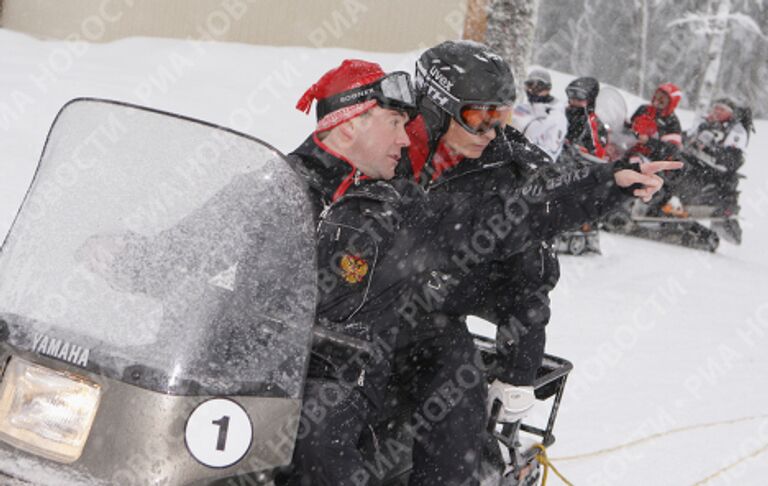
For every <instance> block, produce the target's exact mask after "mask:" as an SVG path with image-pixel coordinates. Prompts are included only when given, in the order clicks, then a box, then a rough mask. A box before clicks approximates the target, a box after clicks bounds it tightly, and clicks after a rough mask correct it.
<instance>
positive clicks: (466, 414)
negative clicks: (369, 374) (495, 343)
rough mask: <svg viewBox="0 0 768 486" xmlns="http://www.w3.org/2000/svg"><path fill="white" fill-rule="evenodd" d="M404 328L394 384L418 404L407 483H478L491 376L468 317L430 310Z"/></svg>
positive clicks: (442, 485)
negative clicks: (427, 315)
mask: <svg viewBox="0 0 768 486" xmlns="http://www.w3.org/2000/svg"><path fill="white" fill-rule="evenodd" d="M401 333H402V334H401V336H400V340H399V341H398V348H397V349H396V359H395V376H396V385H397V386H398V388H399V391H401V392H403V393H404V395H405V396H406V397H407V400H408V402H410V403H412V404H415V408H414V411H413V413H412V416H411V429H410V433H411V435H412V437H413V453H412V461H413V471H412V473H411V477H410V481H409V485H410V486H432V485H434V486H438V485H439V486H453V485H455V486H459V485H461V486H472V485H476V484H479V483H478V481H477V478H476V477H475V476H476V474H477V471H478V469H479V464H480V458H481V457H480V456H481V449H482V444H483V439H484V435H483V434H484V431H485V425H486V423H487V421H486V418H485V404H486V398H487V381H486V374H485V370H484V366H483V364H482V360H481V357H480V353H479V351H478V350H477V348H476V347H475V345H474V342H473V339H472V336H471V335H470V333H469V331H468V330H467V327H466V324H465V322H464V319H460V318H458V317H451V316H446V315H443V314H432V315H430V317H429V318H427V319H425V320H424V321H423V322H420V323H419V325H418V328H415V329H414V328H406V329H403V330H402V331H401Z"/></svg>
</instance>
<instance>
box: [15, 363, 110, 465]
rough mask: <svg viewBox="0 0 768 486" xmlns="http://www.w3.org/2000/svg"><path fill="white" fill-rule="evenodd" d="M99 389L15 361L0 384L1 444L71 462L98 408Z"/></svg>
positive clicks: (63, 375) (83, 444) (77, 456)
mask: <svg viewBox="0 0 768 486" xmlns="http://www.w3.org/2000/svg"><path fill="white" fill-rule="evenodd" d="M100 396H101V387H100V386H99V385H97V384H95V383H91V382H89V381H88V380H86V379H84V378H82V377H79V376H77V375H73V374H71V373H65V372H61V371H54V370H52V369H49V368H46V367H43V366H40V365H36V364H33V363H30V362H29V361H25V360H23V359H20V358H17V357H14V358H11V360H10V361H9V362H8V366H7V368H6V370H5V375H4V376H3V381H2V384H0V440H3V441H4V442H7V443H9V444H11V445H13V446H14V447H17V448H19V449H22V450H25V451H27V452H31V453H33V454H37V455H40V456H43V457H45V458H48V459H52V460H54V461H58V462H64V463H69V462H74V461H76V460H77V459H78V458H79V457H80V454H82V452H83V447H85V441H86V440H87V439H88V434H89V433H90V431H91V425H93V419H94V417H95V416H96V409H97V408H98V407H99V399H100Z"/></svg>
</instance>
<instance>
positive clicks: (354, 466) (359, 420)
mask: <svg viewBox="0 0 768 486" xmlns="http://www.w3.org/2000/svg"><path fill="white" fill-rule="evenodd" d="M393 345H394V340H393V341H392V345H390V346H389V347H385V348H384V349H379V350H378V351H377V352H375V353H374V354H373V355H372V356H370V357H369V358H367V359H366V360H365V361H364V362H363V363H360V361H359V360H357V359H356V358H349V357H344V358H341V357H338V356H331V355H325V356H322V357H321V358H320V361H321V362H322V363H324V364H328V363H331V366H328V367H327V368H326V369H325V371H319V370H321V369H322V368H323V366H319V365H316V364H310V371H309V377H308V378H307V382H306V384H305V387H304V397H303V408H302V417H301V422H300V426H299V432H298V437H297V440H296V446H295V449H294V453H293V461H292V471H291V472H290V473H289V476H288V477H281V478H278V480H277V481H276V484H278V485H281V486H369V485H375V484H379V479H381V477H383V475H384V474H386V473H387V472H388V471H386V470H384V471H380V470H379V469H377V468H375V467H373V468H372V467H371V465H370V464H369V463H368V462H367V461H366V458H365V457H364V455H363V451H362V450H361V449H360V439H361V437H362V436H363V434H364V433H368V432H372V431H373V430H374V427H375V425H376V423H378V422H379V421H380V419H381V414H382V410H383V407H384V401H385V399H386V397H387V393H386V390H387V386H388V383H389V381H390V380H391V377H392V352H393ZM316 358H317V356H315V358H313V360H315V359H316ZM315 363H316V360H315ZM328 370H333V371H330V372H329V371H328Z"/></svg>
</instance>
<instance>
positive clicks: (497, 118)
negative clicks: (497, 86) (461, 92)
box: [453, 101, 512, 135]
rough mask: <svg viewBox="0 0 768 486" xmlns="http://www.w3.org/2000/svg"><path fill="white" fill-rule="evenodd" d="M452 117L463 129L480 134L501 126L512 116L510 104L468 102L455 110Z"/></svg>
mask: <svg viewBox="0 0 768 486" xmlns="http://www.w3.org/2000/svg"><path fill="white" fill-rule="evenodd" d="M457 111H458V113H455V114H454V116H453V118H454V119H455V120H456V122H458V124H459V125H461V126H462V127H463V128H464V129H465V130H467V131H468V132H470V133H472V134H474V135H482V134H484V133H485V132H487V131H488V130H491V129H495V128H498V127H502V126H504V125H506V124H507V123H509V121H510V119H511V117H512V106H511V105H507V104H500V103H490V104H489V103H483V102H481V101H478V102H468V103H464V104H463V105H461V106H460V107H459V109H458V110H457Z"/></svg>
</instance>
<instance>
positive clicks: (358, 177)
mask: <svg viewBox="0 0 768 486" xmlns="http://www.w3.org/2000/svg"><path fill="white" fill-rule="evenodd" d="M354 180H355V185H358V184H360V169H355V179H354Z"/></svg>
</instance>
